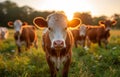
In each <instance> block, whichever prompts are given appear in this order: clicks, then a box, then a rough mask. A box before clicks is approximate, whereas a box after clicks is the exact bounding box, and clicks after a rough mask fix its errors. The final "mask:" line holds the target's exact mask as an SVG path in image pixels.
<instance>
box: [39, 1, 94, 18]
mask: <svg viewBox="0 0 120 77" xmlns="http://www.w3.org/2000/svg"><path fill="white" fill-rule="evenodd" d="M52 2H53V5H51V4H50V2H49V0H45V1H43V3H42V5H40V7H41V10H45V9H46V10H55V11H64V12H65V14H66V15H67V17H68V20H71V19H72V18H73V14H74V13H75V12H91V14H94V15H95V12H94V10H95V9H94V8H93V6H92V5H91V3H90V1H88V0H76V1H75V0H59V1H58V0H52ZM46 5H47V6H46Z"/></svg>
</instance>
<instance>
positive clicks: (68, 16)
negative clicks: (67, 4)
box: [64, 10, 74, 20]
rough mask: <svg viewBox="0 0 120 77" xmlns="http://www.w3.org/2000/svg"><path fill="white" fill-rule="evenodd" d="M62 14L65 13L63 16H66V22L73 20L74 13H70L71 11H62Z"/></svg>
mask: <svg viewBox="0 0 120 77" xmlns="http://www.w3.org/2000/svg"><path fill="white" fill-rule="evenodd" d="M64 12H65V14H66V16H67V18H68V20H72V18H73V13H74V12H73V11H71V10H68V11H64Z"/></svg>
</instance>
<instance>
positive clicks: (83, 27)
mask: <svg viewBox="0 0 120 77" xmlns="http://www.w3.org/2000/svg"><path fill="white" fill-rule="evenodd" d="M87 29H88V27H87V26H86V25H84V24H82V25H80V27H79V35H80V36H86V33H87Z"/></svg>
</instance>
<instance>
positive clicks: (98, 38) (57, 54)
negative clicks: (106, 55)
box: [0, 13, 117, 77]
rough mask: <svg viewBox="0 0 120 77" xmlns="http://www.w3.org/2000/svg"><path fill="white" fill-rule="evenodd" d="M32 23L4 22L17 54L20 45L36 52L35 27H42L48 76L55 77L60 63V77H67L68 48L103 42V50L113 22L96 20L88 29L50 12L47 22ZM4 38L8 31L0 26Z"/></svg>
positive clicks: (79, 22)
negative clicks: (9, 31)
mask: <svg viewBox="0 0 120 77" xmlns="http://www.w3.org/2000/svg"><path fill="white" fill-rule="evenodd" d="M33 23H34V25H35V26H31V25H28V24H27V23H26V22H22V21H21V20H16V21H14V22H12V21H9V22H8V26H10V27H14V30H15V32H14V39H15V42H16V45H17V47H18V52H19V53H20V52H21V46H22V45H23V44H24V45H25V46H26V50H28V49H29V48H30V47H31V46H32V45H34V47H35V48H36V49H37V48H38V37H37V33H36V27H37V28H44V31H43V33H42V48H43V50H44V51H45V55H46V60H47V63H48V66H49V68H50V72H51V77H56V74H57V71H58V70H59V68H60V65H61V64H63V71H62V77H67V76H68V70H69V67H70V63H71V58H72V47H73V46H74V45H75V47H76V48H77V47H78V44H79V45H81V46H82V47H83V48H87V47H88V48H89V47H90V44H91V43H98V45H99V46H101V43H102V42H103V43H104V44H105V48H107V44H108V38H109V36H110V29H111V27H112V25H115V24H116V23H117V21H115V20H105V21H99V26H91V25H85V24H82V21H81V20H80V19H78V18H74V19H73V20H71V21H68V20H67V17H66V16H65V15H64V14H62V13H53V14H51V15H49V16H48V17H47V19H44V18H42V17H36V18H34V20H33ZM71 28H73V29H71ZM7 35H8V29H7V28H5V27H0V39H6V38H7Z"/></svg>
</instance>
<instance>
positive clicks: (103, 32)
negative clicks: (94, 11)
mask: <svg viewBox="0 0 120 77" xmlns="http://www.w3.org/2000/svg"><path fill="white" fill-rule="evenodd" d="M116 23H117V21H115V20H104V21H99V26H91V25H87V26H88V29H87V37H86V39H87V46H88V47H90V44H91V42H92V43H98V45H99V46H100V47H101V42H103V44H104V45H105V48H106V49H107V45H108V38H109V37H110V30H111V27H112V25H115V24H116Z"/></svg>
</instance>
